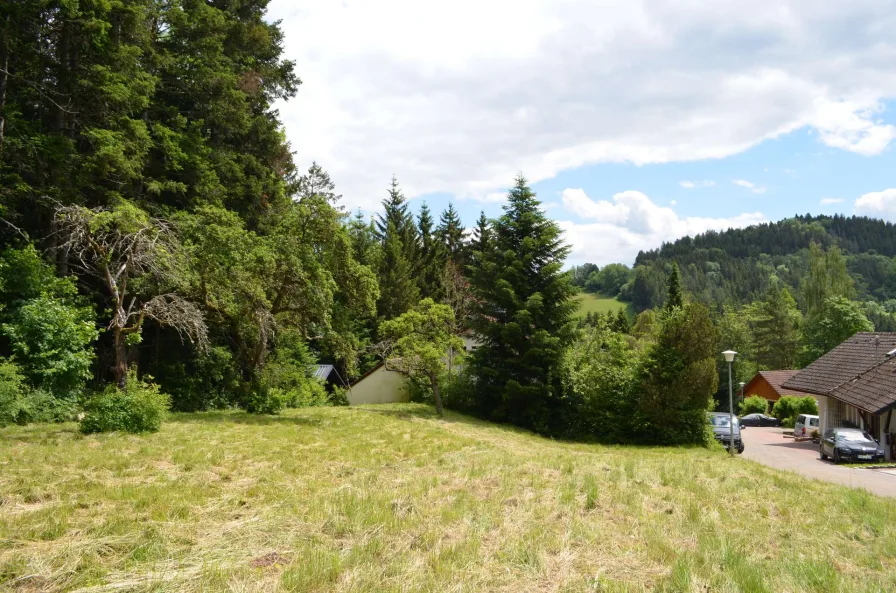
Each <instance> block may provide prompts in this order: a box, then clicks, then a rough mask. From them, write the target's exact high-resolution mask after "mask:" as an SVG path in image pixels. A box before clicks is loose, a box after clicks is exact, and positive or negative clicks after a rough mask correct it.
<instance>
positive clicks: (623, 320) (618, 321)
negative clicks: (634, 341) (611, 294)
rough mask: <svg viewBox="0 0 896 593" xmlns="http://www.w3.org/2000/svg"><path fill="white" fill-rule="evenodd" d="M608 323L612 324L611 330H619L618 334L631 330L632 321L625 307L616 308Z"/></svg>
mask: <svg viewBox="0 0 896 593" xmlns="http://www.w3.org/2000/svg"><path fill="white" fill-rule="evenodd" d="M610 325H611V326H612V328H613V331H615V332H619V333H620V334H627V333H629V332H630V331H632V322H631V321H630V320H629V318H628V313H626V312H625V309H618V310H617V311H616V315H615V316H614V317H613V320H612V321H611V322H610Z"/></svg>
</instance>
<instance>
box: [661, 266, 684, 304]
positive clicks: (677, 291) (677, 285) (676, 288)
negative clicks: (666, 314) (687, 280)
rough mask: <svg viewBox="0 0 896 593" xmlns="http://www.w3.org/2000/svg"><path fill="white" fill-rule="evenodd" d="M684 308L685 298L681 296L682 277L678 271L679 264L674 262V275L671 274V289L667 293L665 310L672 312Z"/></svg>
mask: <svg viewBox="0 0 896 593" xmlns="http://www.w3.org/2000/svg"><path fill="white" fill-rule="evenodd" d="M683 306H684V298H682V295H681V275H680V273H679V271H678V263H677V262H672V273H671V274H669V287H668V290H667V292H666V305H665V307H664V308H665V309H666V310H667V311H671V310H672V309H674V308H676V307H677V308H679V309H680V308H681V307H683Z"/></svg>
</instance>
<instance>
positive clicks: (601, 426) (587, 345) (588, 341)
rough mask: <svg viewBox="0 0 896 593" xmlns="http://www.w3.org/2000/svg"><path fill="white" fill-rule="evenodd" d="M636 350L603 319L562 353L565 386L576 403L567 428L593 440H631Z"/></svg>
mask: <svg viewBox="0 0 896 593" xmlns="http://www.w3.org/2000/svg"><path fill="white" fill-rule="evenodd" d="M639 363H640V360H639V356H638V353H637V352H636V351H634V350H633V349H632V348H631V346H630V344H629V342H628V340H626V339H625V336H624V335H622V334H620V333H618V332H616V331H614V330H613V329H612V328H611V327H610V326H609V325H608V324H607V323H605V322H604V323H600V324H598V325H597V326H596V327H592V328H587V329H585V330H584V331H583V332H582V334H581V336H580V337H579V339H577V340H576V341H575V342H574V343H573V345H572V347H571V348H569V349H568V350H567V352H566V353H565V355H564V359H563V377H564V388H565V390H566V393H567V397H570V398H572V399H573V400H574V402H575V405H576V407H577V408H578V411H579V412H578V414H576V425H575V426H571V427H570V429H571V431H574V433H577V434H579V435H583V436H586V437H587V438H591V439H594V440H598V441H602V442H611V443H624V442H631V441H632V440H633V433H632V429H633V426H632V419H633V417H634V414H635V411H636V409H637V398H636V392H637V387H638V379H639V376H638V371H639Z"/></svg>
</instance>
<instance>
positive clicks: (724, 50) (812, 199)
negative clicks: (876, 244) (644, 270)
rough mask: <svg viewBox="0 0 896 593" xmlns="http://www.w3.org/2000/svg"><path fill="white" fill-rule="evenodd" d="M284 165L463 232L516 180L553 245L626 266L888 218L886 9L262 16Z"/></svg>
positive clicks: (866, 3) (874, 0)
mask: <svg viewBox="0 0 896 593" xmlns="http://www.w3.org/2000/svg"><path fill="white" fill-rule="evenodd" d="M270 16H271V18H274V19H279V20H281V21H282V28H283V30H284V33H285V47H284V50H285V54H286V57H288V58H289V59H292V60H294V61H295V63H296V70H297V73H298V74H299V75H300V76H301V77H302V79H303V85H302V87H301V88H300V90H299V94H298V96H297V97H296V98H295V99H292V100H291V101H289V102H287V103H284V104H282V105H280V106H279V109H280V112H281V116H282V119H283V121H284V127H285V130H286V133H287V136H288V138H289V140H290V143H291V145H292V147H293V149H294V151H295V160H296V162H297V164H298V165H299V166H300V167H306V166H308V165H309V164H310V163H311V161H317V162H318V163H319V164H321V165H322V166H323V167H324V168H325V169H327V170H328V171H329V172H330V174H331V176H332V178H333V179H334V181H335V182H336V184H337V188H338V190H339V191H340V193H342V194H343V196H344V203H345V205H346V206H347V207H349V208H351V209H355V208H361V209H362V210H363V211H365V212H368V213H373V212H375V211H376V210H377V209H378V208H379V202H380V200H381V199H382V198H383V196H384V195H385V191H386V188H387V187H388V185H389V181H390V179H391V176H392V175H393V174H394V175H396V176H397V178H398V180H399V182H400V184H401V186H402V188H403V189H404V191H405V193H406V195H407V196H408V197H409V198H411V203H412V206H413V208H414V209H415V210H416V209H417V208H418V207H419V204H420V203H421V202H422V201H423V200H426V202H427V203H428V204H429V206H430V208H431V209H432V210H434V211H436V212H437V213H438V212H439V211H440V210H442V209H443V208H444V207H445V206H446V205H447V202H448V201H449V200H451V201H452V202H454V204H455V206H456V207H457V208H458V209H459V210H460V212H461V215H462V217H463V219H464V221H465V223H467V224H468V225H469V224H472V223H473V221H474V220H475V219H476V217H477V216H478V213H479V211H480V209H484V210H485V211H486V213H487V214H488V215H490V216H495V215H497V214H499V213H500V206H501V201H502V199H503V195H504V194H505V192H506V186H507V185H508V184H509V183H510V182H512V179H513V177H514V175H515V174H516V173H517V172H520V171H521V172H523V173H524V174H525V175H526V176H527V177H528V178H529V179H530V181H531V184H532V186H533V187H534V189H535V190H536V191H537V192H538V194H539V196H540V198H541V199H542V200H543V202H544V203H545V207H546V210H547V212H548V213H549V214H550V216H552V217H553V218H554V219H556V220H557V221H558V223H559V224H561V226H562V227H563V229H564V231H565V232H566V236H567V240H568V241H569V243H570V244H571V246H572V254H571V256H570V259H569V263H581V262H584V261H592V262H594V263H598V264H601V265H602V264H606V263H610V262H613V261H623V262H625V263H631V261H632V260H633V258H634V257H635V255H636V254H637V252H638V250H640V249H650V248H654V247H657V246H659V244H661V243H662V242H663V241H669V240H674V239H676V238H678V237H681V236H683V235H686V234H694V233H699V232H703V231H705V230H708V229H725V228H730V227H739V226H745V225H748V224H754V223H756V222H760V221H765V220H779V219H781V218H784V217H787V216H791V215H793V214H796V213H806V212H811V213H835V212H840V213H845V214H852V213H859V214H866V215H869V216H876V217H880V218H886V219H889V220H896V179H894V176H896V173H894V171H896V167H894V164H896V163H894V156H893V144H894V143H896V103H894V100H896V68H894V67H893V64H896V38H894V37H893V35H892V33H891V32H892V31H893V30H894V29H896V0H853V1H851V2H841V1H835V0H816V1H813V2H811V3H810V2H802V1H787V0H783V1H782V0H720V1H718V2H713V3H705V2H697V1H694V2H679V1H674V0H642V1H640V2H636V3H633V2H630V1H622V0H618V1H613V0H611V1H608V2H602V3H592V2H582V1H580V0H490V1H489V2H484V3H483V2H481V0H452V1H451V2H447V1H442V0H432V1H431V2H425V3H421V2H419V1H414V0H375V1H374V0H342V1H341V2H332V0H306V1H304V2H302V3H294V2H289V1H288V0H273V2H272V4H271V6H270Z"/></svg>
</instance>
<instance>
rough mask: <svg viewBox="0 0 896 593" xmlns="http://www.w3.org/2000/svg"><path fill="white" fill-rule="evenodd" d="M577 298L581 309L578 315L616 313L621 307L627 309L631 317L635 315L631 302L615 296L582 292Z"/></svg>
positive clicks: (577, 312)
mask: <svg viewBox="0 0 896 593" xmlns="http://www.w3.org/2000/svg"><path fill="white" fill-rule="evenodd" d="M576 298H577V299H578V300H579V309H578V311H576V316H578V317H584V316H585V315H587V314H588V313H607V312H612V313H615V312H616V311H618V310H619V309H625V310H626V311H627V312H628V314H629V317H633V316H634V309H633V307H632V305H631V303H625V302H623V301H620V300H617V299H616V298H615V297H605V296H602V295H599V294H594V293H591V292H580V293H579V294H578V295H577V296H576Z"/></svg>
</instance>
